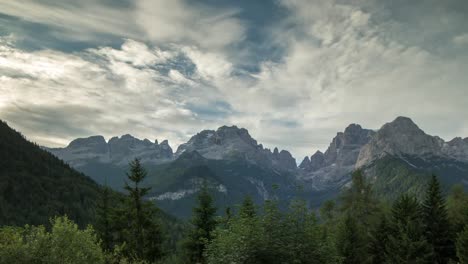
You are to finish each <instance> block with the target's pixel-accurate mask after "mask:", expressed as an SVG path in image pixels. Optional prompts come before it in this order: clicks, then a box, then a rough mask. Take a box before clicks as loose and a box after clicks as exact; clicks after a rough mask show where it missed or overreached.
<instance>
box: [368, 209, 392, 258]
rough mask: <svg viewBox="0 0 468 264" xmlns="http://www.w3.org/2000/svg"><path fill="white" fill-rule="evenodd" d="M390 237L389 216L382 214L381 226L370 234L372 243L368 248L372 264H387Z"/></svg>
mask: <svg viewBox="0 0 468 264" xmlns="http://www.w3.org/2000/svg"><path fill="white" fill-rule="evenodd" d="M389 235H390V227H389V223H388V220H387V216H386V215H384V214H382V215H381V218H380V221H379V224H378V226H377V227H376V228H374V229H373V230H372V231H371V232H370V242H369V247H368V252H369V259H368V263H370V264H380V263H385V258H386V257H387V243H388V238H389Z"/></svg>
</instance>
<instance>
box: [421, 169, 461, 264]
mask: <svg viewBox="0 0 468 264" xmlns="http://www.w3.org/2000/svg"><path fill="white" fill-rule="evenodd" d="M422 209H423V210H422V212H423V220H424V226H425V232H424V233H425V236H426V239H427V241H428V242H429V244H430V246H431V248H432V250H433V260H434V263H441V264H443V263H448V262H449V261H450V259H453V258H454V257H455V245H454V241H453V238H452V235H451V232H450V222H449V220H448V215H447V209H446V206H445V200H444V198H443V196H442V192H441V190H440V184H439V181H438V180H437V177H436V176H435V175H433V176H432V178H431V180H430V182H429V186H428V188H427V191H426V198H425V200H424V203H423V205H422Z"/></svg>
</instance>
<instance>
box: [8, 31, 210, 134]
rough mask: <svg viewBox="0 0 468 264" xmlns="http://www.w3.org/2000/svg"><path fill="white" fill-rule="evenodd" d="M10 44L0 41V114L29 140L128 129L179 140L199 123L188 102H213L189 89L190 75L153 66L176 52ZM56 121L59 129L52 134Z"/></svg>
mask: <svg viewBox="0 0 468 264" xmlns="http://www.w3.org/2000/svg"><path fill="white" fill-rule="evenodd" d="M11 44H12V43H11V42H10V43H7V42H6V41H0V73H1V75H0V76H1V77H0V78H1V81H2V86H1V87H0V93H1V94H2V95H6V96H2V99H1V100H0V113H1V117H2V118H4V119H6V120H7V121H9V122H10V123H12V124H15V125H17V126H18V127H20V128H22V130H23V131H24V133H25V134H27V135H31V138H32V139H33V140H39V139H41V142H63V139H66V140H71V139H73V138H74V137H76V136H84V135H89V134H91V133H100V134H103V135H104V136H107V137H110V136H113V135H116V134H125V133H129V132H130V133H132V134H134V135H136V136H140V137H152V136H157V137H158V138H160V139H161V138H169V139H171V140H172V141H173V142H174V141H175V142H174V143H180V142H181V141H182V140H185V139H186V138H182V135H184V136H185V134H184V131H186V129H187V126H189V127H191V129H201V126H204V125H203V123H202V122H200V121H202V120H199V119H198V120H196V119H195V118H196V117H197V114H196V113H195V112H192V111H191V110H189V109H188V108H187V104H189V103H190V105H191V106H192V105H197V101H200V98H199V97H201V96H202V97H203V101H204V102H205V103H206V102H209V101H210V98H211V97H210V96H205V95H202V94H198V91H199V90H193V87H191V86H190V85H187V84H193V85H195V82H194V81H192V80H190V76H184V75H183V74H182V73H180V72H178V71H177V70H174V69H171V70H170V71H169V73H168V74H166V73H165V72H164V71H162V69H161V68H160V67H158V64H159V63H163V62H164V63H167V62H168V61H171V60H176V59H177V56H178V54H179V53H180V51H175V50H161V49H159V48H150V47H149V46H147V45H145V44H143V43H140V42H136V41H132V40H127V41H126V42H125V43H124V44H123V45H122V47H121V48H119V49H112V48H110V47H105V48H98V49H89V50H86V51H83V52H79V53H74V54H67V53H63V52H57V51H53V50H41V51H33V52H28V51H24V50H20V49H17V48H15V47H14V46H12V45H11ZM136 47H137V48H136ZM162 54H163V55H162ZM52 123H53V125H51V126H50V129H45V128H46V127H47V124H52ZM38 124H42V125H38ZM59 124H63V126H62V127H61V129H55V128H57V127H58V126H59ZM52 128H54V129H52ZM33 131H34V132H33ZM58 139H61V140H58Z"/></svg>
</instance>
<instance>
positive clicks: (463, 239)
mask: <svg viewBox="0 0 468 264" xmlns="http://www.w3.org/2000/svg"><path fill="white" fill-rule="evenodd" d="M457 256H458V259H459V260H460V263H461V264H468V223H467V224H466V226H465V229H464V230H463V231H462V232H460V234H458V238H457Z"/></svg>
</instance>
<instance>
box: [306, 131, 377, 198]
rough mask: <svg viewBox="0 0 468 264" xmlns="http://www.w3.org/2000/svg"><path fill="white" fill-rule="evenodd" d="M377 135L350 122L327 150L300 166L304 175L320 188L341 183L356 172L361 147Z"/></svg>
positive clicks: (318, 152) (313, 185)
mask: <svg viewBox="0 0 468 264" xmlns="http://www.w3.org/2000/svg"><path fill="white" fill-rule="evenodd" d="M374 134H375V132H374V131H372V130H369V129H363V128H362V127H361V126H360V125H357V124H351V125H349V126H348V127H347V128H346V129H345V130H344V132H339V133H337V135H336V136H335V138H333V140H332V142H331V144H330V146H329V147H328V149H327V150H326V151H325V153H322V152H320V151H317V152H316V153H315V154H314V155H312V156H311V157H310V158H308V157H306V158H304V160H303V161H302V163H301V164H300V165H299V167H300V168H301V173H300V178H301V179H302V180H305V181H307V182H309V183H310V186H311V187H312V188H313V189H317V190H323V189H327V188H329V187H330V186H332V185H337V184H340V183H341V182H343V181H345V180H346V179H345V178H346V177H347V175H348V174H349V173H350V172H351V171H353V169H354V165H355V164H356V161H357V159H358V156H359V152H360V150H361V148H362V147H363V146H364V145H365V144H366V143H367V142H369V141H370V140H371V138H372V137H373V136H374Z"/></svg>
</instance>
